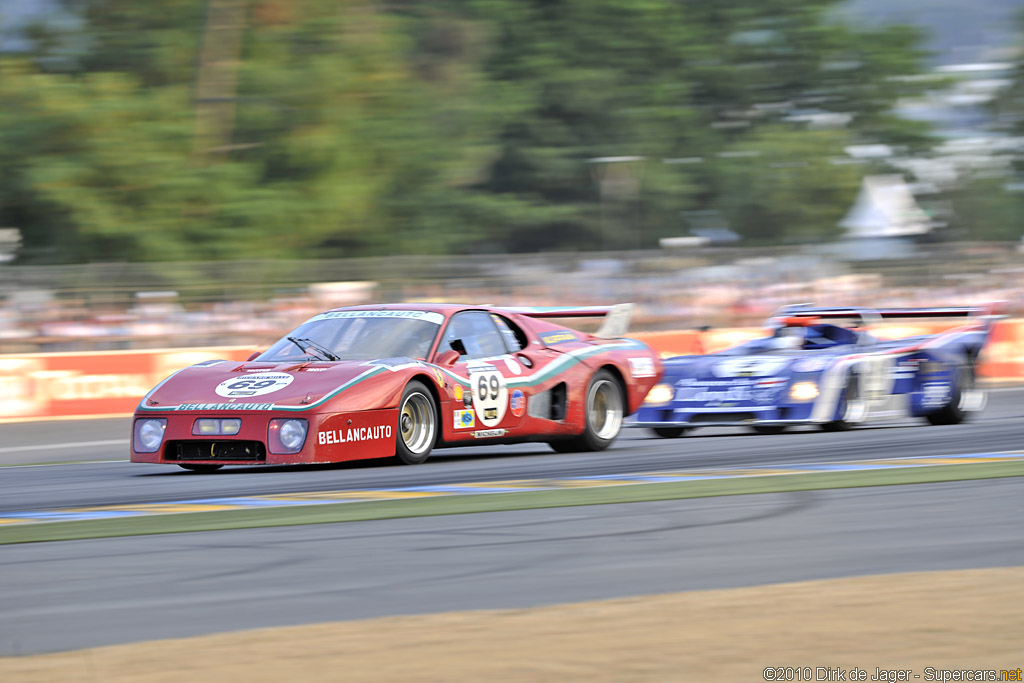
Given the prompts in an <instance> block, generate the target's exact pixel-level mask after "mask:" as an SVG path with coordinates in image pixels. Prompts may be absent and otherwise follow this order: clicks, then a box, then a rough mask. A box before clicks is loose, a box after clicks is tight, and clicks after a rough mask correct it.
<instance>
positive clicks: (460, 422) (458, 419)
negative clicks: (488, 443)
mask: <svg viewBox="0 0 1024 683" xmlns="http://www.w3.org/2000/svg"><path fill="white" fill-rule="evenodd" d="M454 424H455V428H456V429H473V428H474V427H476V418H475V417H474V416H473V411H472V410H456V411H455V422H454Z"/></svg>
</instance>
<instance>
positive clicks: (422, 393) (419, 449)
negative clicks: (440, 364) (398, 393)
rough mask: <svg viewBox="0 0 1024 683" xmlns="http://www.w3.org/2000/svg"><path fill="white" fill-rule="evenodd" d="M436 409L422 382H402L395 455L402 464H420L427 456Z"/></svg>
mask: <svg viewBox="0 0 1024 683" xmlns="http://www.w3.org/2000/svg"><path fill="white" fill-rule="evenodd" d="M437 427H438V425H437V408H436V406H435V405H434V398H433V397H432V396H431V394H430V391H429V390H428V389H427V387H426V386H424V385H423V383H422V382H419V381H416V380H413V381H412V382H409V383H408V384H407V385H405V391H403V392H402V400H401V402H400V403H399V404H398V430H397V431H398V434H397V436H396V438H395V458H396V459H397V460H398V462H400V463H402V464H403V465H419V464H420V463H422V462H424V461H425V460H426V459H427V458H428V457H430V451H432V450H433V449H434V442H435V441H436V440H437V431H438V429H437Z"/></svg>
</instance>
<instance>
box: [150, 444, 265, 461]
mask: <svg viewBox="0 0 1024 683" xmlns="http://www.w3.org/2000/svg"><path fill="white" fill-rule="evenodd" d="M164 453H165V455H164V459H165V460H204V461H223V462H265V461H266V459H267V449H266V448H265V447H264V446H263V444H262V443H260V442H259V441H171V442H169V443H168V444H167V448H166V450H165V451H164Z"/></svg>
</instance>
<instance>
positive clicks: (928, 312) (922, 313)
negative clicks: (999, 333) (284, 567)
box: [765, 301, 1006, 327]
mask: <svg viewBox="0 0 1024 683" xmlns="http://www.w3.org/2000/svg"><path fill="white" fill-rule="evenodd" d="M1004 309H1005V302H1002V301H999V302H994V303H990V304H985V305H984V306H961V307H957V306H952V307H950V306H947V307H931V308H928V307H926V308H860V307H853V306H851V307H835V308H819V307H815V306H811V305H810V304H794V305H791V306H783V307H782V308H780V309H779V310H778V311H776V312H775V313H774V314H773V315H772V317H771V318H769V319H768V321H767V322H766V323H765V325H766V326H767V327H779V326H781V325H784V324H786V322H787V321H789V320H791V319H792V322H794V323H796V324H799V321H800V320H801V319H816V320H828V321H835V320H852V321H858V322H860V323H861V324H862V325H870V324H872V323H879V322H884V321H886V320H911V319H926V318H963V319H964V320H965V321H966V322H968V323H969V322H978V323H981V324H982V325H983V326H985V327H991V325H992V324H993V323H994V322H995V320H997V319H999V318H1004V317H1006V316H1005V314H1004V313H1003V311H1004Z"/></svg>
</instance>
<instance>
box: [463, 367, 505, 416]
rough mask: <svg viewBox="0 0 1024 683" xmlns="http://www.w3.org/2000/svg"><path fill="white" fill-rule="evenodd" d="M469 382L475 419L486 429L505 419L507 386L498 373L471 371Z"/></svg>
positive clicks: (491, 370)
mask: <svg viewBox="0 0 1024 683" xmlns="http://www.w3.org/2000/svg"><path fill="white" fill-rule="evenodd" d="M469 381H470V384H471V386H472V387H473V410H475V411H476V418H477V419H478V420H480V422H481V423H482V424H483V425H484V426H486V427H494V426H495V425H497V424H498V423H500V422H501V419H502V418H503V417H505V409H506V408H507V407H508V385H506V384H505V378H504V377H503V376H502V374H501V373H500V372H498V371H497V370H494V369H489V370H473V369H472V368H470V371H469Z"/></svg>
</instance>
